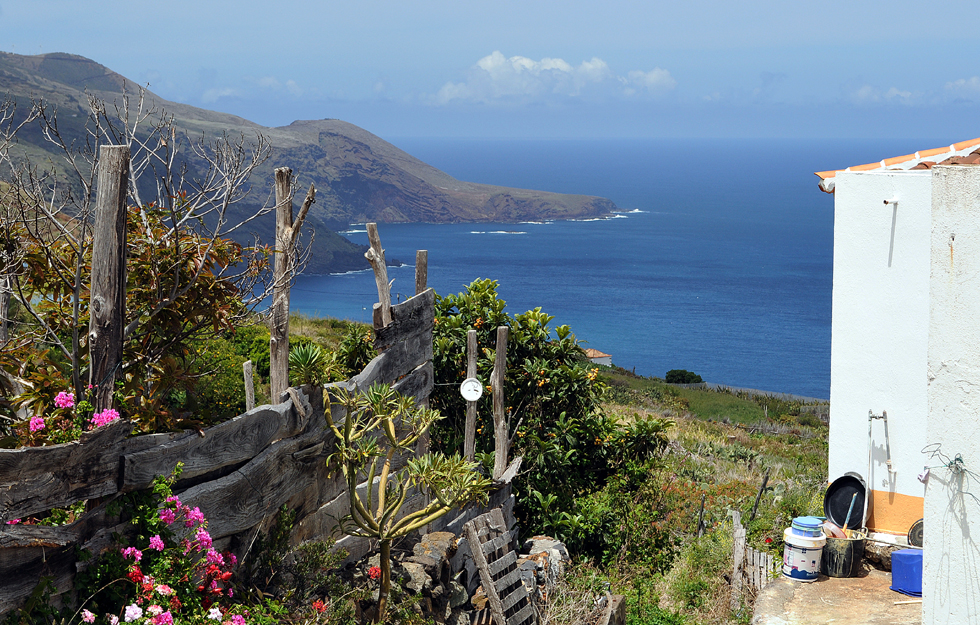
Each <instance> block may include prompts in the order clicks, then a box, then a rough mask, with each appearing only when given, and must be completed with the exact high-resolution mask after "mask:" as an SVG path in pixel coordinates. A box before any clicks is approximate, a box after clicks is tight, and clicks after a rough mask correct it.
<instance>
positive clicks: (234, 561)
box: [225, 551, 238, 566]
mask: <svg viewBox="0 0 980 625" xmlns="http://www.w3.org/2000/svg"><path fill="white" fill-rule="evenodd" d="M225 558H227V559H228V561H229V562H231V565H232V566H235V565H236V564H238V558H236V557H235V554H233V553H232V552H230V551H226V552H225Z"/></svg>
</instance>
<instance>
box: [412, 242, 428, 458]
mask: <svg viewBox="0 0 980 625" xmlns="http://www.w3.org/2000/svg"><path fill="white" fill-rule="evenodd" d="M428 281H429V251H428V250H416V251H415V294H416V295H421V294H422V293H425V290H426V289H427V288H428V285H427V284H426V283H427V282H428ZM422 407H423V408H428V407H429V398H428V397H426V398H425V399H423V400H422ZM427 453H429V430H428V429H426V431H425V432H422V436H419V440H418V442H417V443H416V444H415V455H416V456H417V457H421V456H424V455H425V454H427Z"/></svg>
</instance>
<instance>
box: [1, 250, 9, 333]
mask: <svg viewBox="0 0 980 625" xmlns="http://www.w3.org/2000/svg"><path fill="white" fill-rule="evenodd" d="M0 253H2V252H0ZM4 265H6V262H4ZM10 293H11V289H10V276H8V275H7V274H6V273H4V274H3V275H0V345H3V344H4V343H6V342H7V339H8V338H9V334H8V332H7V328H8V327H9V325H10V318H9V317H10Z"/></svg>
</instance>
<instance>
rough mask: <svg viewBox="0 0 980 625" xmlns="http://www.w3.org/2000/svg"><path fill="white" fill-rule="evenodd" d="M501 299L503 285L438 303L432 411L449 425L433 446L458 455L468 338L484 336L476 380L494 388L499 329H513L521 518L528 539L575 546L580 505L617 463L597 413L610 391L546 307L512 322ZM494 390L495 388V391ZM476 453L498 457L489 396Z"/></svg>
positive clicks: (512, 409) (479, 283)
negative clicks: (544, 536) (551, 538)
mask: <svg viewBox="0 0 980 625" xmlns="http://www.w3.org/2000/svg"><path fill="white" fill-rule="evenodd" d="M505 307H506V303H505V302H504V301H503V300H502V299H500V298H498V297H497V282H496V281H493V280H475V281H474V282H473V283H472V284H470V285H469V286H468V287H467V289H466V291H465V292H463V293H460V294H458V295H449V296H447V297H438V298H437V299H436V325H435V332H434V337H433V353H434V357H433V365H434V368H435V382H436V386H435V388H434V389H433V391H432V395H431V396H430V401H431V403H432V406H433V408H438V409H439V410H440V412H441V413H442V414H443V415H444V416H445V417H446V418H445V419H444V420H443V421H441V422H440V423H439V424H438V425H437V429H436V430H435V431H434V432H433V435H432V440H433V441H436V446H437V447H438V448H439V449H440V450H441V451H443V452H446V453H453V452H456V453H458V452H461V451H462V448H463V438H464V428H465V422H466V401H465V400H464V399H463V398H462V396H461V395H460V393H459V386H458V385H459V383H460V382H462V380H463V379H464V378H465V377H466V333H467V331H468V330H470V329H473V330H476V332H477V344H478V347H479V355H478V358H477V372H478V373H477V375H478V377H479V379H480V380H481V381H482V383H483V384H485V385H488V384H489V378H490V372H491V371H492V369H493V365H494V358H495V351H494V349H495V347H496V336H497V327H498V326H507V327H508V328H509V329H510V331H509V336H508V340H507V371H506V375H505V381H504V396H505V401H506V409H507V419H508V422H509V430H510V431H509V434H510V436H511V438H512V440H513V448H512V452H511V457H516V456H523V457H524V464H523V467H522V475H521V477H520V479H519V480H517V481H516V482H515V487H516V490H517V501H518V508H517V516H518V518H519V519H520V521H521V523H522V525H523V526H524V527H526V528H528V530H529V531H531V532H535V531H544V530H545V529H546V528H547V529H548V531H550V532H552V533H553V534H556V535H559V536H562V537H568V536H569V535H571V534H572V533H574V532H575V528H576V527H577V525H578V524H579V523H580V521H581V519H580V517H579V516H578V515H577V513H576V511H575V505H574V501H575V498H576V497H579V496H582V495H585V494H587V493H591V492H594V491H596V490H598V489H600V488H602V487H603V485H604V484H605V480H606V478H607V477H608V476H609V475H610V474H611V472H612V470H613V467H612V464H611V462H610V461H611V459H612V458H614V457H618V454H617V453H615V452H616V450H615V449H614V448H613V447H612V446H610V445H609V444H608V443H609V441H610V440H611V436H612V434H613V432H614V430H615V424H614V423H612V422H611V421H609V420H607V419H605V418H604V417H603V416H602V414H601V413H600V410H599V408H600V399H601V396H602V391H603V388H604V384H602V382H600V381H599V380H598V378H597V372H596V370H595V367H594V366H593V365H592V364H591V363H589V362H588V361H587V360H586V359H585V358H584V353H583V351H582V349H581V347H579V344H578V341H577V340H576V338H575V335H574V334H572V332H571V329H570V328H569V327H568V326H567V325H560V326H557V327H555V328H554V329H552V328H550V327H549V324H550V323H551V321H552V320H553V317H552V316H551V315H548V314H545V313H544V312H542V311H541V309H540V308H535V309H534V310H529V311H527V312H525V313H521V314H518V315H514V316H511V315H509V314H507V313H506V312H505V311H504V308H505ZM488 390H489V387H488ZM476 449H477V452H482V453H490V452H492V451H493V449H494V439H493V400H492V396H491V393H489V392H487V393H484V395H483V397H482V398H481V399H480V400H479V402H478V404H477V439H476Z"/></svg>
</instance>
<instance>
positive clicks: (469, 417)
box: [463, 330, 506, 464]
mask: <svg viewBox="0 0 980 625" xmlns="http://www.w3.org/2000/svg"><path fill="white" fill-rule="evenodd" d="M466 377H467V378H475V377H476V330H467V331H466ZM494 393H495V394H494V396H495V397H496V390H494ZM495 405H496V404H495ZM463 432H464V436H465V438H464V439H463V457H464V458H465V459H467V460H470V461H472V460H473V458H474V457H476V402H475V401H468V402H466V427H465V429H464V430H463ZM505 464H506V463H505Z"/></svg>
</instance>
